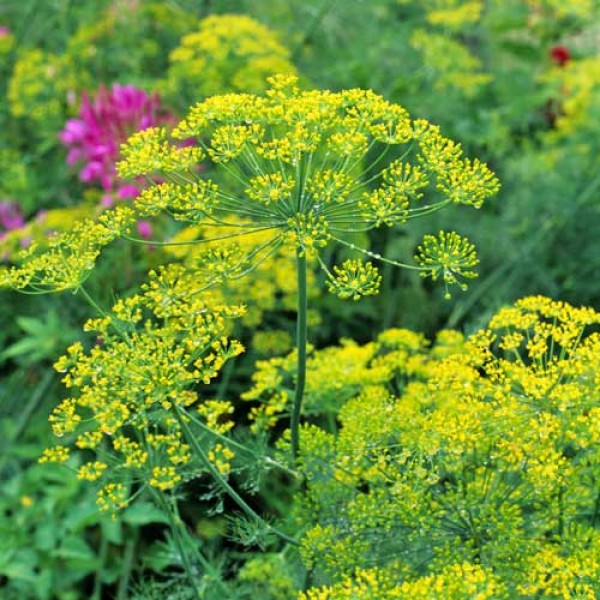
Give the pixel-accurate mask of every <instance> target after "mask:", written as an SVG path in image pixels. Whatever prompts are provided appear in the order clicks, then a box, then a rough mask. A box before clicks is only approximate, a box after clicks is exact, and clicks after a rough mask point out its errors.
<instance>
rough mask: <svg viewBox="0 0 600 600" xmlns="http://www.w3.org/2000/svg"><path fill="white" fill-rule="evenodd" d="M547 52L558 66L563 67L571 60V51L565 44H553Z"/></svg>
mask: <svg viewBox="0 0 600 600" xmlns="http://www.w3.org/2000/svg"><path fill="white" fill-rule="evenodd" d="M548 54H549V55H550V58H551V59H552V61H553V62H554V63H555V64H557V65H558V66H559V67H564V66H565V65H566V64H567V63H568V62H569V61H570V60H571V53H570V52H569V49H568V48H567V47H566V46H553V47H552V48H550V52H549V53H548Z"/></svg>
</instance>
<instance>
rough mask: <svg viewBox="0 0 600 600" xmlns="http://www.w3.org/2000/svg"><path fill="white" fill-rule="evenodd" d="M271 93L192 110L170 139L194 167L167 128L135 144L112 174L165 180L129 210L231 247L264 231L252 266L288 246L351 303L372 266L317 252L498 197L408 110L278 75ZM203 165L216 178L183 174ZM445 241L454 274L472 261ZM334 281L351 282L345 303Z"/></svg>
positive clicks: (426, 268) (371, 281)
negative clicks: (166, 218) (216, 233)
mask: <svg viewBox="0 0 600 600" xmlns="http://www.w3.org/2000/svg"><path fill="white" fill-rule="evenodd" d="M270 84H271V88H270V89H268V90H267V91H266V93H265V95H264V96H258V95H251V94H227V95H223V96H215V97H212V98H209V99H207V100H205V101H204V102H201V103H199V104H197V105H196V106H194V107H193V108H192V109H191V111H190V112H189V114H188V116H187V117H186V118H185V119H184V120H183V121H181V122H180V123H179V124H178V125H177V126H176V127H175V129H174V131H173V133H172V137H173V138H174V139H175V140H178V139H179V140H185V139H188V138H191V139H195V140H197V143H198V147H197V149H196V148H195V150H197V153H198V154H197V155H196V156H192V155H191V154H189V152H185V151H184V150H189V149H178V148H177V146H176V145H175V144H174V143H173V142H172V141H171V138H170V137H169V136H168V134H167V132H166V130H165V129H163V128H158V127H155V128H149V129H147V130H145V131H143V132H141V133H138V134H135V135H133V136H132V137H131V138H130V140H129V141H128V143H127V145H126V146H124V147H123V160H122V161H121V162H120V163H119V165H118V171H119V174H120V175H121V176H122V177H126V178H131V177H140V176H146V177H149V178H152V177H155V176H160V177H161V178H162V179H163V180H164V181H165V183H162V184H160V185H154V186H152V187H150V188H149V189H147V190H145V191H144V192H143V194H142V195H141V196H140V198H139V199H138V201H137V202H136V205H135V208H136V210H137V211H139V212H141V213H144V212H145V211H147V212H152V211H154V212H157V211H158V210H162V211H167V212H169V213H171V214H172V215H173V216H174V217H175V218H176V219H177V220H179V221H182V222H184V223H188V224H200V223H202V224H218V225H220V226H222V227H229V229H230V231H231V237H234V236H235V235H239V234H246V235H247V234H251V233H253V232H270V233H271V238H270V240H269V241H268V243H264V244H263V246H262V248H261V251H260V253H259V254H257V255H255V256H254V257H253V258H254V260H255V261H258V260H260V259H263V258H264V257H266V256H269V255H270V254H272V253H273V252H275V251H276V250H277V249H278V248H279V247H280V246H289V247H291V248H293V249H296V250H297V251H298V253H299V255H300V256H305V255H308V256H316V257H317V260H318V261H319V264H320V265H321V267H322V268H323V269H324V270H325V273H326V275H327V278H328V280H329V281H330V282H331V285H330V289H331V290H332V291H334V292H336V293H337V292H338V291H339V292H341V294H342V295H343V296H345V297H353V298H356V297H359V296H361V295H364V294H368V293H374V291H375V290H376V282H377V274H376V267H375V266H374V265H371V266H368V267H367V266H364V265H362V266H359V265H358V264H357V263H356V261H353V262H352V263H348V264H346V265H342V266H341V267H338V268H337V269H336V270H334V271H333V272H331V271H330V270H329V268H328V266H327V265H326V264H325V263H324V262H323V261H322V260H321V259H320V256H319V255H320V252H321V250H322V249H323V248H324V247H326V246H327V245H329V244H330V243H339V244H342V245H345V246H348V247H351V248H354V246H353V244H352V243H350V242H349V241H348V240H347V239H346V238H347V237H348V235H349V234H352V233H356V232H364V231H369V230H371V229H374V228H377V227H381V226H390V227H391V226H397V225H403V224H405V223H407V222H408V221H409V220H411V219H414V218H417V217H420V216H425V215H428V214H430V213H432V212H434V211H436V210H440V209H442V208H444V207H446V206H449V205H452V204H464V205H470V206H473V207H476V208H477V207H479V206H481V204H482V203H483V202H484V201H485V199H486V198H488V197H489V196H491V195H493V194H494V193H495V192H496V191H497V190H498V187H499V185H498V181H497V179H496V178H495V176H494V175H493V174H492V173H491V172H490V171H489V169H488V168H487V167H486V166H485V165H484V164H482V163H480V162H479V161H477V160H474V161H472V160H470V159H467V158H463V156H462V149H461V148H460V145H458V144H456V143H455V142H453V141H451V140H449V139H447V138H445V137H443V136H442V134H441V133H440V130H439V128H438V127H436V126H434V125H431V124H430V123H428V122H426V121H423V120H417V121H412V120H411V119H410V117H409V115H408V113H407V112H406V110H405V109H404V108H402V107H401V106H398V105H395V104H392V103H390V102H387V101H386V100H384V99H383V98H381V97H380V96H378V95H377V94H374V93H373V92H370V91H365V90H345V91H342V92H338V93H332V92H329V91H300V90H299V89H298V87H297V79H296V78H295V77H293V76H286V75H281V76H276V77H273V78H271V79H270ZM201 159H203V160H204V159H208V160H210V161H211V162H212V165H213V173H214V175H215V176H214V178H213V179H209V178H207V177H202V178H199V177H198V176H197V174H195V173H193V172H191V169H192V168H193V166H194V164H195V161H197V160H201ZM367 173H368V174H369V175H368V176H367V175H366V174H367ZM240 220H241V222H240ZM449 239H450V238H448V240H449ZM452 240H453V241H452V247H453V252H454V253H455V256H453V265H456V266H457V269H458V270H457V272H456V273H455V275H460V274H461V272H462V271H461V269H462V267H461V266H460V265H461V256H462V254H461V252H463V251H464V252H467V254H468V255H469V258H467V259H465V261H463V262H465V264H466V265H468V266H473V264H475V263H474V260H473V258H472V256H471V254H472V248H471V246H469V245H468V244H467V243H464V244H462V243H461V241H460V240H461V238H460V236H458V235H457V234H453V238H452ZM365 254H367V255H368V256H369V258H371V259H373V260H375V261H383V262H386V261H387V262H392V263H393V264H397V265H399V266H409V268H414V269H417V270H422V271H423V272H424V273H430V274H432V275H434V274H435V273H436V272H437V271H436V269H435V266H434V264H433V262H431V263H430V262H428V263H427V264H426V265H423V266H421V265H404V264H402V263H398V262H397V261H393V260H391V259H388V258H386V257H381V256H376V255H374V254H372V253H369V252H366V251H365ZM429 260H430V261H433V258H432V257H431V256H430V257H429ZM440 260H441V257H440ZM243 263H244V260H243V259H242V258H240V264H243ZM440 265H441V266H440V268H444V265H443V264H442V263H440ZM367 273H368V275H367ZM342 281H345V282H352V283H351V284H350V285H351V287H352V291H351V292H349V291H348V289H347V284H344V285H340V283H339V282H342ZM445 282H446V283H447V284H453V283H457V280H456V279H453V278H445ZM363 283H364V287H363Z"/></svg>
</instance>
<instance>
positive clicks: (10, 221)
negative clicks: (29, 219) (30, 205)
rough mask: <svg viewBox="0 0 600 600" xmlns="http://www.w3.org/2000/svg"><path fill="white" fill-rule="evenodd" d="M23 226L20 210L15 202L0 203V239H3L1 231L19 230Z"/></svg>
mask: <svg viewBox="0 0 600 600" xmlns="http://www.w3.org/2000/svg"><path fill="white" fill-rule="evenodd" d="M23 225H25V219H24V218H23V213H22V212H21V208H20V206H19V205H18V204H16V203H15V202H0V239H2V237H4V235H5V234H4V233H3V231H10V230H11V229H19V228H21V227H23Z"/></svg>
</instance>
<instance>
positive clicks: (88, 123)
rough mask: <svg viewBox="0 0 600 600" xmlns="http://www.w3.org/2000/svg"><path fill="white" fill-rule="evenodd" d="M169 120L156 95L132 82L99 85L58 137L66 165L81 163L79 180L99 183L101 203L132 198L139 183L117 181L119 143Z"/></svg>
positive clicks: (145, 232)
mask: <svg viewBox="0 0 600 600" xmlns="http://www.w3.org/2000/svg"><path fill="white" fill-rule="evenodd" d="M171 120H172V119H171V118H170V117H169V116H168V115H165V113H164V112H161V105H160V98H159V96H158V94H152V95H150V94H148V93H146V92H145V91H144V90H141V89H138V88H136V87H134V86H132V85H119V84H114V85H113V86H112V88H111V89H107V88H105V87H103V86H102V87H100V89H99V90H98V92H97V93H96V96H95V97H94V98H93V99H92V98H90V96H89V95H88V94H84V95H83V98H82V102H81V108H80V111H79V117H78V118H76V119H69V120H68V121H67V123H66V125H65V128H64V129H63V130H62V131H61V132H60V134H59V136H60V139H61V141H62V142H63V144H65V146H67V148H68V150H69V152H68V155H67V163H68V164H69V165H75V164H81V165H82V168H81V171H80V172H79V178H80V179H81V181H84V182H85V183H89V184H100V186H101V187H102V189H103V190H104V192H105V193H104V196H103V199H102V204H103V205H104V206H111V205H112V204H113V203H114V201H115V199H120V200H125V199H129V198H135V197H136V196H137V195H138V194H139V192H140V184H137V183H123V182H121V181H119V179H118V177H117V171H116V163H117V162H118V160H119V152H120V147H121V144H123V143H124V142H125V141H126V140H127V138H128V137H129V136H130V135H131V134H132V133H135V132H136V131H141V130H143V129H147V128H148V127H153V126H156V125H160V124H165V123H168V122H169V121H171ZM140 225H142V227H138V229H140V234H142V235H144V236H145V235H148V233H149V230H150V228H149V226H148V224H140Z"/></svg>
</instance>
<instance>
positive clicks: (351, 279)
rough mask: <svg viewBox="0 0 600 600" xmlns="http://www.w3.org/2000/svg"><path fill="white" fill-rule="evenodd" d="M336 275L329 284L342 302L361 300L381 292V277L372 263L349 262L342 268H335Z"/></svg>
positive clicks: (331, 290)
mask: <svg viewBox="0 0 600 600" xmlns="http://www.w3.org/2000/svg"><path fill="white" fill-rule="evenodd" d="M333 271H334V275H333V276H332V277H331V278H330V279H329V281H328V282H327V287H328V288H329V291H330V292H331V293H333V294H335V295H336V296H338V297H339V298H341V299H342V300H345V299H347V298H352V300H359V299H360V298H361V297H362V296H371V295H373V294H377V293H378V292H379V285H380V284H381V275H379V271H378V270H377V268H376V267H374V266H373V265H372V263H370V262H368V263H363V262H361V261H360V260H347V261H345V262H344V264H342V265H341V266H339V267H338V266H337V265H336V266H334V267H333Z"/></svg>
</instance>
